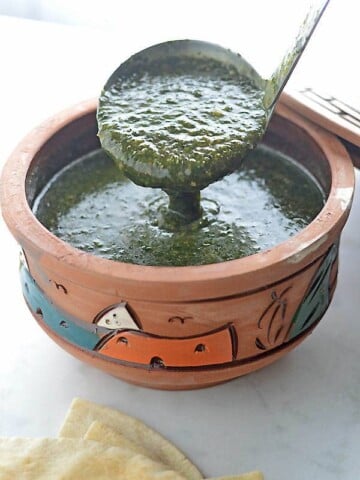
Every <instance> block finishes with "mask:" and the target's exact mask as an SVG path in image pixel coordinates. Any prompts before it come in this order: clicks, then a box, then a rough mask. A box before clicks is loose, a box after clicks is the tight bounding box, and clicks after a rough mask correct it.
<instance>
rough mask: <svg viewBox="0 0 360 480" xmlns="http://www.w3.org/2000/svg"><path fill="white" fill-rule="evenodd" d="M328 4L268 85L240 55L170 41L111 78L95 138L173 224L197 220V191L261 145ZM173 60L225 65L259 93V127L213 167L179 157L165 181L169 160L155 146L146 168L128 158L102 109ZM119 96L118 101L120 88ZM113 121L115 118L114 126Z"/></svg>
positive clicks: (316, 10) (314, 10)
mask: <svg viewBox="0 0 360 480" xmlns="http://www.w3.org/2000/svg"><path fill="white" fill-rule="evenodd" d="M328 2H329V0H315V1H313V2H312V3H311V6H310V8H309V10H308V13H307V15H306V18H305V19H304V21H303V22H302V24H301V26H300V29H299V32H298V35H297V37H296V39H295V41H294V43H293V45H292V47H291V48H290V49H289V50H288V51H287V52H286V54H285V56H284V57H283V59H282V61H281V63H280V65H279V66H278V67H277V68H276V70H275V72H274V73H273V75H272V76H271V78H270V79H268V80H266V79H263V78H262V77H261V76H260V75H259V74H258V73H257V72H256V70H255V69H254V68H253V67H252V66H251V65H250V64H249V63H248V62H247V61H246V60H245V59H244V58H243V57H242V56H241V55H239V54H236V53H234V52H232V51H230V50H228V49H225V48H223V47H220V46H218V45H214V44H211V43H207V42H202V41H196V40H177V41H170V42H165V43H161V44H158V45H155V46H152V47H149V48H146V49H144V50H142V51H140V52H138V53H136V54H135V55H133V56H132V57H130V58H129V59H128V60H126V61H125V62H124V63H122V64H121V65H120V66H119V67H118V68H117V70H115V72H114V73H113V74H112V75H111V76H110V78H109V79H108V81H107V82H106V84H105V86H104V89H103V92H102V95H101V97H100V104H99V110H98V123H99V137H100V140H101V143H102V146H103V148H104V149H105V150H106V151H107V152H108V153H109V154H110V155H111V156H112V157H113V158H114V159H115V161H116V162H117V163H118V164H119V165H120V167H122V168H123V170H124V173H125V174H126V175H127V176H128V177H129V178H130V179H131V180H133V181H134V182H135V183H138V184H140V185H143V186H148V187H158V188H162V189H163V190H165V191H166V193H167V194H168V195H169V199H170V201H169V210H170V211H172V212H175V214H176V218H179V217H180V218H181V219H182V222H180V223H190V222H192V221H193V220H195V219H196V218H199V217H200V216H201V207H200V190H201V189H203V188H204V187H206V186H207V185H209V184H210V183H212V182H214V181H216V180H218V179H220V178H222V177H223V176H224V175H226V174H228V173H231V172H232V171H234V170H235V169H236V168H238V167H239V165H240V162H241V160H242V158H243V157H244V156H245V155H246V153H247V152H248V151H249V150H250V149H252V148H254V147H255V146H256V144H257V143H258V142H259V141H260V140H261V137H262V135H263V134H264V132H265V130H266V127H267V125H268V122H269V120H270V117H271V114H272V112H273V110H274V107H275V105H276V101H277V99H278V98H279V95H280V93H281V91H282V90H283V88H284V86H285V84H286V82H287V80H288V79H289V77H290V75H291V73H292V71H293V69H294V67H295V65H296V63H297V61H298V60H299V57H300V55H301V54H302V52H303V51H304V49H305V47H306V45H307V43H308V41H309V39H310V37H311V35H312V33H313V31H314V29H315V27H316V25H317V23H318V21H319V19H320V17H321V15H322V13H323V12H324V10H325V8H326V6H327V4H328ZM174 58H175V59H183V58H190V59H194V58H195V59H198V61H204V59H205V60H206V61H209V62H212V61H215V62H217V63H221V64H222V65H224V69H225V70H226V69H227V68H231V69H232V70H233V71H236V72H237V74H239V77H240V78H244V77H245V78H246V79H248V80H249V81H250V82H251V84H252V85H254V86H255V87H256V88H257V89H258V90H259V98H260V102H259V105H260V107H261V112H262V113H261V115H259V118H260V120H259V125H257V126H256V130H255V131H252V132H250V133H246V135H245V140H244V141H243V143H242V140H241V141H240V142H238V143H239V144H240V147H237V146H236V147H235V148H233V147H231V148H230V149H229V148H228V147H229V145H230V144H231V140H232V138H231V135H230V138H229V139H228V140H229V141H228V144H226V145H224V151H222V150H221V148H222V146H220V147H219V149H220V150H219V151H218V152H217V153H218V158H219V159H218V160H217V161H216V162H213V163H214V165H213V164H212V163H211V162H210V166H209V163H206V162H197V161H196V159H195V161H194V159H191V158H190V159H189V154H187V155H188V156H187V158H185V157H184V162H182V161H180V162H179V164H180V167H179V166H178V165H176V168H177V170H176V169H175V175H174V173H172V175H169V162H168V159H165V161H164V163H162V161H163V160H162V159H161V157H160V155H158V156H157V153H153V152H154V150H155V152H156V145H155V148H153V150H152V151H150V161H149V160H147V164H146V162H143V161H142V158H141V155H140V154H138V153H137V152H135V153H134V152H132V151H131V152H130V153H129V151H126V149H124V148H123V145H122V144H121V143H120V141H119V138H120V137H121V134H122V133H121V131H119V129H117V131H116V132H114V131H112V130H111V127H110V129H106V128H104V125H105V124H106V122H107V120H108V118H109V115H108V111H107V110H106V105H107V103H109V102H111V100H110V101H109V98H111V95H112V94H111V89H112V88H113V87H114V85H115V84H116V85H119V84H121V86H122V85H123V84H124V82H129V81H131V80H132V79H133V78H134V77H135V76H136V75H139V74H140V75H141V74H142V73H143V72H144V71H145V72H146V71H147V70H146V69H147V68H148V67H149V66H152V65H156V66H158V65H160V67H161V68H164V65H166V66H167V65H168V64H169V65H171V62H172V61H173V60H174ZM166 68H167V67H166ZM116 88H119V87H116ZM118 91H119V94H120V96H121V87H120V88H119V90H118ZM219 96H220V94H219ZM145 97H146V92H145ZM261 99H262V100H261ZM145 101H146V98H145ZM104 104H105V108H104ZM135 108H136V107H134V109H135ZM215 113H216V112H215ZM120 114H121V107H120ZM116 121H117V120H116V117H115V122H116ZM220 123H221V120H220ZM120 126H121V125H120ZM161 129H162V124H161V122H160V124H159V126H158V127H156V128H155V130H156V134H154V135H158V132H161ZM152 131H154V130H152ZM254 132H255V133H254ZM119 135H120V137H119ZM150 135H151V134H150ZM234 135H235V134H234ZM235 139H236V140H238V138H236V137H235V136H234V140H235ZM150 140H152V138H150ZM143 142H145V144H146V142H147V140H146V138H145V141H144V139H143ZM225 147H226V148H227V150H226V148H225ZM229 152H230V153H229ZM148 153H149V152H145V157H146V155H148ZM145 157H144V158H145ZM190 157H191V153H190ZM146 158H147V157H146ZM180 160H181V159H180ZM165 162H166V163H165ZM210 167H211V168H210Z"/></svg>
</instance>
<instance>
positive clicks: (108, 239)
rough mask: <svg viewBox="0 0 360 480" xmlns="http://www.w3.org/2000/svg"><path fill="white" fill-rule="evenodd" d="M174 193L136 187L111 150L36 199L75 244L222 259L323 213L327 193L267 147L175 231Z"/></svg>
mask: <svg viewBox="0 0 360 480" xmlns="http://www.w3.org/2000/svg"><path fill="white" fill-rule="evenodd" d="M166 197H167V196H166V194H165V193H164V192H163V191H162V190H161V189H151V188H145V187H141V186H138V185H135V184H134V183H133V182H131V181H130V180H129V179H128V178H127V177H125V176H124V175H123V173H121V171H120V170H119V169H118V168H117V167H116V166H115V165H114V162H113V161H112V160H111V159H110V158H109V157H108V156H107V155H106V154H105V153H104V151H103V150H96V151H94V152H92V153H90V154H88V155H86V156H84V157H82V158H79V159H78V160H76V161H74V162H73V163H71V164H70V165H68V166H67V167H66V168H64V169H63V170H61V171H60V172H59V173H58V174H57V175H56V176H55V177H54V178H53V179H52V180H51V181H50V182H49V183H48V185H47V186H46V187H45V188H44V190H43V191H42V192H41V194H40V195H39V196H38V198H37V199H36V202H35V204H34V213H35V215H36V216H37V218H38V219H39V220H40V222H41V223H42V224H43V225H44V226H45V227H46V228H47V229H49V230H50V231H51V232H53V233H54V234H55V235H56V236H58V237H59V238H61V239H62V240H63V241H65V242H67V243H69V244H71V245H72V246H74V247H76V248H78V249H80V250H84V251H86V252H89V253H91V254H94V255H98V256H101V257H105V258H108V259H111V260H118V261H122V262H127V263H134V264H140V265H157V266H165V265H167V266H185V265H203V264H210V263H218V262H223V261H227V260H233V259H236V258H241V257H244V256H247V255H252V254H254V253H257V252H260V251H262V250H266V249H269V248H271V247H273V246H275V245H277V244H278V243H281V242H283V241H285V240H286V239H288V238H289V237H290V236H292V235H295V234H296V233H297V232H299V231H300V230H301V229H303V228H304V227H305V226H306V225H308V224H309V223H310V222H311V221H312V220H313V219H314V217H315V216H316V215H317V214H318V213H319V211H320V210H321V208H322V206H323V205H324V194H323V192H322V191H321V189H320V187H319V186H318V185H317V183H316V182H315V181H314V180H313V179H312V177H311V176H310V175H309V174H308V173H307V172H305V171H304V170H303V168H302V167H300V166H299V165H298V164H296V163H295V162H294V161H293V160H291V159H290V158H288V157H286V156H284V155H282V154H280V153H279V152H276V151H274V150H272V149H270V148H268V147H265V146H263V145H260V146H258V147H257V148H256V149H255V150H253V151H252V152H251V153H250V154H249V155H248V156H247V157H246V158H245V160H244V162H243V164H242V166H241V169H240V170H238V171H235V172H233V173H231V174H229V175H227V176H226V177H224V178H223V179H221V180H219V181H218V182H215V183H213V184H211V185H210V186H209V187H207V188H206V189H204V190H203V191H202V192H201V205H202V209H203V216H202V218H200V219H199V220H196V221H194V222H192V223H190V224H188V225H184V226H178V227H176V228H174V229H169V228H168V224H167V222H164V213H166V211H167V198H166Z"/></svg>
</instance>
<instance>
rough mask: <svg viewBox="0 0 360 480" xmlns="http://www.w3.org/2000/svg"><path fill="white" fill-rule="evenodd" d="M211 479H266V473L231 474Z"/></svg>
mask: <svg viewBox="0 0 360 480" xmlns="http://www.w3.org/2000/svg"><path fill="white" fill-rule="evenodd" d="M209 480H264V475H263V474H262V473H261V472H258V471H255V472H248V473H243V474H242V475H230V476H226V477H216V478H211V479H209Z"/></svg>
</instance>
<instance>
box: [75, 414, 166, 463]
mask: <svg viewBox="0 0 360 480" xmlns="http://www.w3.org/2000/svg"><path fill="white" fill-rule="evenodd" d="M84 439H85V440H94V441H95V442H100V443H104V444H105V445H109V446H113V447H121V448H126V449H127V450H130V451H132V452H133V453H137V454H140V455H144V456H145V457H148V458H151V459H152V460H154V461H157V462H160V461H161V459H160V458H159V456H158V455H154V453H153V452H150V451H149V450H147V449H146V448H144V447H143V446H142V445H140V444H138V443H135V442H133V441H132V440H130V439H128V438H127V437H125V435H122V434H121V433H118V432H117V431H116V430H114V429H113V428H111V427H109V426H108V425H105V424H103V423H101V422H98V421H95V422H93V423H92V424H91V425H90V427H89V428H88V431H87V432H86V433H85V435H84Z"/></svg>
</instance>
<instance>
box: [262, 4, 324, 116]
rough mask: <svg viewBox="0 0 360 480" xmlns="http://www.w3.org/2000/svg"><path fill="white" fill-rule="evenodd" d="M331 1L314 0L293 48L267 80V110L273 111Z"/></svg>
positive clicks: (265, 99)
mask: <svg viewBox="0 0 360 480" xmlns="http://www.w3.org/2000/svg"><path fill="white" fill-rule="evenodd" d="M329 1H330V0H312V2H311V4H310V8H309V10H308V12H307V14H306V17H305V19H304V20H303V22H302V23H301V25H300V28H299V32H298V34H297V36H296V38H295V41H294V43H293V44H292V46H291V48H289V49H288V50H287V51H286V54H285V55H284V57H283V59H282V61H281V62H280V64H279V66H278V67H277V68H276V70H275V72H274V73H273V74H272V76H271V78H270V79H269V80H267V83H266V87H265V95H264V101H263V103H264V106H265V108H266V109H267V110H270V111H271V110H272V109H273V108H274V106H275V103H276V101H277V99H278V97H279V95H280V93H281V92H282V90H283V88H284V87H285V84H286V82H287V81H288V79H289V77H290V75H291V73H292V71H293V70H294V68H295V66H296V64H297V62H298V60H299V58H300V56H301V54H302V52H303V51H304V50H305V47H306V45H307V43H308V41H309V39H310V37H311V35H312V33H313V31H314V30H315V28H316V25H317V24H318V22H319V20H320V17H321V15H322V14H323V13H324V10H325V8H326V7H327V5H328V3H329Z"/></svg>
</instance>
